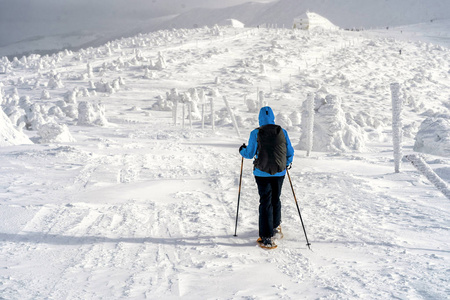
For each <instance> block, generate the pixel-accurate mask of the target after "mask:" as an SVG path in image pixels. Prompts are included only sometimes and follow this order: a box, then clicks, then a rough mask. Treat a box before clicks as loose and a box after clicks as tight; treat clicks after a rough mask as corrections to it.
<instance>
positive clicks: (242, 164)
mask: <svg viewBox="0 0 450 300" xmlns="http://www.w3.org/2000/svg"><path fill="white" fill-rule="evenodd" d="M243 168H244V157H242V160H241V176H240V177H239V193H238V203H237V211H236V226H235V227H234V236H237V234H236V233H237V223H238V216H239V200H240V199H241V184H242V169H243Z"/></svg>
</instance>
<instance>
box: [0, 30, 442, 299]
mask: <svg viewBox="0 0 450 300" xmlns="http://www.w3.org/2000/svg"><path fill="white" fill-rule="evenodd" d="M219 33H220V35H217V34H218V32H217V28H216V29H215V30H210V29H207V28H202V29H198V30H180V31H173V32H159V33H155V34H150V35H142V36H138V37H135V38H131V39H124V40H121V41H116V42H114V43H112V44H111V45H109V46H108V47H109V49H110V50H111V53H110V52H109V51H108V50H107V47H99V48H92V49H87V50H83V51H80V52H79V53H66V55H65V56H64V55H61V57H60V58H58V57H57V56H54V57H52V58H45V59H43V60H49V61H52V60H53V61H54V67H52V66H49V68H50V69H51V70H49V71H47V72H46V71H43V70H40V71H39V70H38V69H37V68H32V67H31V68H27V67H25V66H24V65H20V64H18V63H16V65H17V66H16V67H13V66H9V67H8V70H9V71H8V72H7V73H6V74H2V75H1V76H2V77H0V80H1V82H3V84H4V86H3V90H4V91H5V96H4V99H5V98H6V99H7V100H8V99H12V97H13V96H9V95H12V93H13V90H14V88H17V91H18V93H19V95H20V97H21V96H23V95H27V96H29V97H30V102H32V103H39V104H42V105H44V106H45V107H48V108H50V107H51V106H53V105H54V104H55V103H57V101H61V100H62V99H64V95H65V94H66V93H67V91H68V90H69V91H72V90H73V89H74V88H78V89H79V90H82V88H86V89H90V90H89V93H90V96H89V97H88V96H80V97H78V98H77V102H78V101H81V100H82V101H87V102H92V103H101V104H102V105H104V107H105V118H106V119H107V122H105V123H103V124H99V123H91V124H87V125H82V124H79V123H78V119H77V117H74V116H71V115H68V114H65V115H64V116H62V117H61V118H58V119H55V120H56V123H58V124H65V125H66V126H67V127H68V128H69V130H70V133H71V135H72V137H73V138H74V140H75V141H73V142H63V143H60V142H58V143H56V142H52V143H43V144H38V143H36V144H33V145H16V146H9V147H2V148H0V156H1V158H0V168H1V169H0V170H1V171H0V196H1V199H2V200H1V201H0V217H1V219H0V257H1V259H0V282H1V284H0V297H2V298H5V299H52V298H53V299H101V298H104V299H105V298H108V299H112V298H114V299H128V298H130V299H145V298H147V299H177V298H183V299H203V298H218V299H361V298H364V299H389V298H400V299H446V297H447V295H448V294H449V290H448V278H449V276H448V275H449V274H448V272H449V271H448V270H449V253H448V250H447V249H448V248H449V237H448V220H449V217H450V216H449V213H450V211H449V209H448V205H447V202H446V201H447V199H446V198H445V197H444V196H443V195H442V194H441V193H440V192H439V191H438V190H437V189H435V188H434V186H433V185H432V184H431V183H430V182H428V181H427V179H426V178H425V177H422V176H421V175H420V174H418V173H417V171H416V170H415V169H414V167H413V166H411V165H408V164H403V166H402V168H401V173H400V174H395V173H394V163H393V154H392V142H391V137H392V127H391V115H392V114H391V110H390V109H391V96H390V90H389V84H390V83H391V82H394V80H395V81H396V82H399V83H400V84H401V86H402V88H403V91H402V95H403V97H404V98H405V99H404V100H405V101H404V105H405V106H404V111H403V113H404V119H403V125H404V128H405V132H406V134H405V138H404V141H403V143H404V153H406V154H407V153H412V151H413V150H412V146H413V144H414V140H413V138H414V136H415V133H416V132H417V130H418V128H419V125H420V123H421V122H422V120H423V119H424V118H426V117H435V116H441V117H442V116H443V115H445V114H447V113H448V109H447V107H446V106H443V103H446V102H448V99H449V96H450V89H449V81H448V70H449V65H448V62H449V60H448V58H449V50H448V49H446V48H442V47H438V46H433V45H430V44H424V43H418V42H417V43H416V42H414V43H411V42H402V41H398V40H395V39H392V38H389V39H384V38H375V39H372V38H371V37H370V36H369V35H367V36H366V35H365V34H364V33H354V32H322V31H316V32H312V33H305V32H293V31H290V30H281V29H270V30H268V29H261V30H259V31H258V30H256V29H252V30H248V29H242V30H235V29H233V30H229V29H228V30H226V29H220V28H219ZM399 48H401V49H403V51H402V54H401V55H400V54H398V53H399V52H398V49H399ZM160 51H161V53H162V55H163V56H164V60H165V62H166V66H165V68H159V69H154V70H152V71H153V72H154V76H150V78H148V76H145V72H146V71H145V70H146V69H148V67H149V66H151V65H152V63H151V62H150V60H155V61H156V60H157V59H158V58H160V57H161V55H160V54H159V52H160ZM58 60H59V61H58ZM88 62H89V63H90V64H91V65H92V68H93V70H92V76H93V78H88V77H83V76H82V74H85V73H86V74H87V73H89V69H88V68H87V67H86V66H87V63H88ZM28 63H29V62H28ZM261 64H263V65H264V66H265V67H264V70H265V72H264V73H262V72H261ZM39 72H40V73H41V75H39ZM56 73H57V74H60V76H59V77H60V78H61V82H62V84H63V85H64V87H55V88H54V89H50V90H49V92H50V96H51V98H50V99H42V100H41V94H42V89H44V88H47V87H46V86H45V83H44V82H47V80H39V84H37V88H32V87H34V86H35V85H36V83H35V82H34V81H36V79H37V78H38V77H39V76H42V77H43V78H46V77H52V78H54V77H55V76H56V75H55V74H56ZM74 74H75V75H76V76H75V77H73V76H72V75H74ZM69 75H70V76H69ZM22 77H23V79H24V81H23V82H27V81H30V83H31V85H30V84H23V83H20V84H18V79H19V78H22ZM69 77H70V78H77V79H76V80H73V79H70V80H69V79H68V78H69ZM119 77H121V78H122V79H123V81H124V82H125V84H123V85H122V86H120V89H118V90H114V92H111V90H101V91H100V90H99V91H96V90H95V93H93V89H91V88H90V87H89V86H90V83H89V81H93V82H101V81H103V82H105V83H112V82H113V81H114V80H116V79H118V78H119ZM216 78H220V82H219V83H216V81H215V79H216ZM46 79H47V78H46ZM241 79H245V80H241ZM21 82H22V80H21ZM194 87H195V88H198V89H203V90H204V91H205V93H206V94H207V97H209V98H213V100H214V105H215V108H216V111H217V113H216V117H217V123H216V133H213V132H212V129H211V124H210V123H209V122H206V124H205V126H206V129H205V130H201V121H199V120H194V121H193V126H192V129H189V128H188V125H186V127H185V128H184V129H183V128H182V127H181V119H178V125H176V126H175V125H173V120H172V113H171V112H170V111H164V110H152V109H151V108H152V107H153V105H154V104H155V103H157V101H158V97H159V96H162V98H163V99H164V98H165V95H166V92H170V91H171V89H173V88H177V89H178V91H179V92H180V93H184V92H187V91H188V90H189V89H191V88H194ZM216 89H217V90H218V92H219V94H220V96H217V95H215V90H216ZM259 92H262V93H263V95H264V100H265V101H267V102H268V104H269V105H271V106H272V107H273V109H274V111H275V114H279V113H283V114H285V115H290V114H291V113H292V112H293V111H298V112H299V113H301V108H302V104H303V101H304V100H306V96H307V94H308V93H313V94H314V95H315V99H317V102H316V103H321V104H323V102H322V101H323V100H324V99H325V100H326V99H327V96H329V95H332V96H335V97H338V99H339V101H336V102H335V103H340V106H330V111H339V113H337V114H327V115H326V116H325V118H323V119H327V118H326V117H327V116H330V115H333V116H337V117H335V119H337V123H338V124H341V125H345V126H343V127H340V128H341V129H339V130H332V131H330V130H331V129H333V128H331V127H330V126H327V125H328V124H326V122H316V123H315V124H314V126H317V127H320V126H322V127H324V128H325V129H326V130H324V131H322V132H333V133H337V135H336V137H335V138H334V140H333V142H334V145H340V147H341V148H339V147H335V148H333V150H331V151H330V150H328V152H326V150H327V149H313V151H312V152H311V154H310V157H306V156H305V153H304V152H303V151H301V150H297V151H296V156H295V158H294V167H293V169H292V170H291V171H290V174H291V177H292V180H293V185H294V189H295V192H296V194H297V198H298V200H299V205H300V208H301V211H302V217H303V220H304V221H305V225H306V230H307V233H308V237H309V239H310V242H311V244H312V249H313V252H311V251H309V250H308V249H307V247H306V241H305V239H304V236H303V231H302V229H301V224H300V220H299V216H298V213H297V210H296V208H295V203H294V199H293V196H292V193H291V190H290V186H289V182H288V179H287V178H286V180H285V183H284V187H283V193H282V205H283V207H282V219H283V224H282V226H283V231H284V234H285V238H284V239H283V240H281V241H279V242H278V244H279V247H278V248H277V249H276V250H274V251H262V250H261V249H260V248H259V247H258V246H256V243H255V241H256V238H257V236H258V229H257V228H258V212H257V206H258V196H257V189H256V184H255V182H254V178H253V176H252V175H251V169H252V163H251V162H250V161H245V164H244V174H243V183H242V194H241V206H240V215H239V223H238V237H233V234H234V221H235V214H236V204H237V193H238V184H239V171H240V169H239V168H240V157H239V155H238V153H237V152H238V151H237V149H238V148H239V145H241V144H242V143H243V142H246V140H245V139H246V137H247V135H248V134H249V132H250V131H251V130H252V129H253V128H255V127H256V126H257V119H256V113H255V112H250V111H248V108H247V105H246V102H245V100H248V99H252V100H254V101H256V100H257V99H258V98H257V95H259ZM221 96H226V97H227V99H228V100H229V102H230V106H231V109H232V110H233V113H234V114H235V116H236V119H237V122H238V123H239V129H240V132H241V135H242V136H243V138H237V136H236V133H235V130H234V129H233V125H232V124H231V119H230V117H229V115H228V113H227V112H226V108H225V103H224V102H223V100H222V99H221ZM329 98H330V97H328V99H329ZM63 101H64V100H63ZM70 101H72V100H70ZM7 102H8V103H11V101H9V100H8V101H7ZM4 103H5V102H3V103H2V104H4ZM69 104H70V103H67V105H69ZM72 104H73V103H72ZM3 107H4V106H3V105H2V108H3ZM77 111H78V110H77ZM44 112H45V110H44ZM316 114H320V110H319V112H316ZM179 115H180V112H179ZM43 116H44V117H43V119H44V120H46V117H47V116H46V115H45V114H44V113H43ZM316 120H320V118H318V119H317V118H316ZM47 121H48V119H47ZM185 121H186V124H188V120H185ZM49 123H50V121H49ZM15 125H19V124H15ZM345 128H352V131H351V132H352V133H353V134H355V135H356V136H357V137H358V138H360V139H361V140H362V141H363V142H364V147H362V148H360V149H350V147H349V146H348V142H349V141H351V139H349V138H346V136H347V137H348V136H349V134H347V135H346V134H345V131H344V130H345ZM287 129H288V131H289V135H290V137H291V140H292V142H293V143H294V145H295V144H297V143H298V142H299V140H300V136H301V134H302V127H301V125H300V124H296V125H292V126H288V128H287ZM406 129H409V134H408V130H406ZM23 132H24V133H25V134H26V135H27V136H28V137H30V139H31V140H32V141H34V142H38V141H40V138H41V137H40V136H39V135H38V131H36V130H31V131H29V130H26V129H23ZM315 132H316V134H317V132H318V131H315ZM315 138H319V139H323V140H325V137H323V136H316V137H315ZM318 150H321V151H318ZM425 159H426V161H427V162H428V163H429V165H430V166H431V167H432V168H433V169H435V170H436V171H439V170H440V171H439V172H438V173H440V174H443V175H445V174H448V167H447V165H448V159H447V158H445V157H444V158H437V157H434V156H431V155H426V156H425ZM443 177H444V178H446V180H447V182H448V178H449V177H445V176H443Z"/></svg>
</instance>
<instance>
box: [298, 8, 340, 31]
mask: <svg viewBox="0 0 450 300" xmlns="http://www.w3.org/2000/svg"><path fill="white" fill-rule="evenodd" d="M293 28H298V29H303V30H314V29H316V28H319V29H327V30H338V29H339V27H337V26H336V25H334V24H333V23H331V22H330V21H329V20H328V19H327V18H325V17H322V16H321V15H319V14H316V13H313V12H309V11H307V12H305V13H304V14H302V15H301V16H299V17H296V18H294V24H293Z"/></svg>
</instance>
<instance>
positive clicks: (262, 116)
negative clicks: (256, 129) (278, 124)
mask: <svg viewBox="0 0 450 300" xmlns="http://www.w3.org/2000/svg"><path fill="white" fill-rule="evenodd" d="M258 119H259V126H264V125H267V124H275V116H274V114H273V111H272V109H271V108H270V107H269V106H265V107H262V108H261V110H260V111H259V118H258Z"/></svg>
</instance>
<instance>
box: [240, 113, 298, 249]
mask: <svg viewBox="0 0 450 300" xmlns="http://www.w3.org/2000/svg"><path fill="white" fill-rule="evenodd" d="M239 153H240V154H241V155H242V157H244V158H247V159H253V158H254V162H253V164H254V168H253V175H254V176H255V180H256V184H257V185H258V193H259V197H260V198H259V237H260V238H259V239H258V243H259V244H260V246H261V247H264V248H269V249H270V248H275V247H276V244H275V242H274V240H273V239H272V237H274V235H275V234H277V233H279V234H281V226H280V224H281V202H280V195H281V187H282V186H283V181H284V176H285V174H286V168H287V167H288V166H289V165H290V164H291V163H292V160H293V158H294V148H293V147H292V144H291V141H290V140H289V136H288V133H287V132H286V130H284V129H283V128H281V126H278V125H276V124H275V116H274V113H273V111H272V109H271V108H270V107H269V106H266V107H263V108H261V110H260V111H259V127H258V128H256V129H255V130H253V131H252V132H251V133H250V138H249V140H248V146H246V145H245V144H243V145H242V146H241V147H240V148H239Z"/></svg>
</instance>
